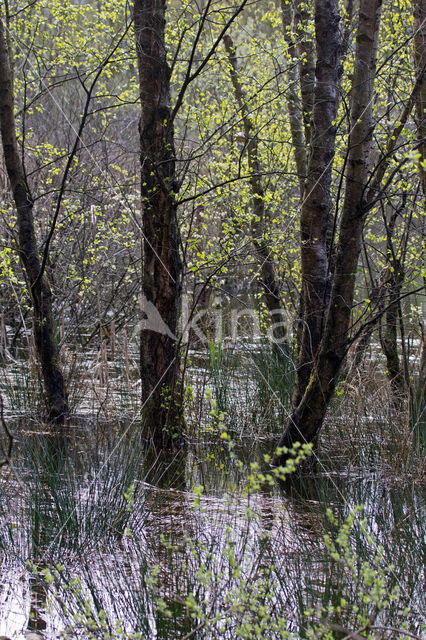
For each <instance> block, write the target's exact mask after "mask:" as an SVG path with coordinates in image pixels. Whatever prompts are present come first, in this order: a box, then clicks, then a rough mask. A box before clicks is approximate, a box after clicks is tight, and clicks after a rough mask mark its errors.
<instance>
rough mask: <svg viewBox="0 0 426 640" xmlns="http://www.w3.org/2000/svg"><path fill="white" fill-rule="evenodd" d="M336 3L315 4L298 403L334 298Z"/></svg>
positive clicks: (303, 214) (338, 49)
mask: <svg viewBox="0 0 426 640" xmlns="http://www.w3.org/2000/svg"><path fill="white" fill-rule="evenodd" d="M339 20H340V17H339V10H338V1H337V0H316V3H315V33H316V42H317V62H316V68H315V77H316V84H315V91H314V107H313V132H312V143H311V150H310V157H309V162H308V176H307V180H306V184H305V196H304V200H303V203H302V211H301V218H300V232H301V269H302V296H303V305H302V308H303V323H304V324H303V331H302V344H301V350H300V358H299V364H298V371H297V383H296V391H295V397H294V404H295V406H297V405H298V404H299V402H300V400H301V398H302V396H303V393H304V392H305V389H306V387H307V384H308V381H309V377H310V374H311V371H312V367H313V364H314V361H315V358H316V355H317V351H318V347H319V343H320V341H321V336H322V332H323V329H324V321H325V314H326V309H327V306H328V300H329V296H330V271H329V259H328V243H329V239H330V235H331V231H332V213H331V198H330V185H331V172H332V165H333V158H334V148H335V138H336V127H335V120H336V109H337V101H338V85H339V74H340V66H341V39H340V34H339Z"/></svg>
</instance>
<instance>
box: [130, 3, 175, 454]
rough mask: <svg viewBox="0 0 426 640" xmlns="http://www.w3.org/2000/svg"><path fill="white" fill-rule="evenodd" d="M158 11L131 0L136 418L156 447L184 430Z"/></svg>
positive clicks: (170, 147) (161, 6)
mask: <svg viewBox="0 0 426 640" xmlns="http://www.w3.org/2000/svg"><path fill="white" fill-rule="evenodd" d="M165 12H166V2H165V0H135V3H134V23H135V34H136V52H137V58H138V67H139V81H140V98H141V119H140V147H141V194H142V215H143V223H142V228H143V285H142V292H143V310H144V311H145V313H146V315H147V317H148V322H146V323H145V327H144V328H143V329H142V331H141V348H140V364H141V380H142V402H143V414H142V418H143V427H144V431H145V434H146V436H147V437H148V438H149V439H150V440H152V441H153V443H154V444H155V446H156V447H157V448H161V449H165V448H170V447H172V446H173V444H174V443H176V442H177V441H178V440H179V439H180V437H181V436H182V433H183V410H182V394H181V383H180V360H179V349H178V341H177V337H176V334H177V330H178V319H179V314H180V306H181V289H182V262H181V257H180V243H179V231H178V224H177V216H176V210H177V204H176V193H177V191H178V185H177V182H176V169H175V160H176V159H175V149H174V129H173V121H172V118H171V111H170V69H169V66H168V64H167V57H166V49H165V34H164V31H165ZM153 312H154V313H153ZM156 317H157V318H159V317H161V322H160V323H159V325H158V326H154V325H153V323H154V324H155V318H156Z"/></svg>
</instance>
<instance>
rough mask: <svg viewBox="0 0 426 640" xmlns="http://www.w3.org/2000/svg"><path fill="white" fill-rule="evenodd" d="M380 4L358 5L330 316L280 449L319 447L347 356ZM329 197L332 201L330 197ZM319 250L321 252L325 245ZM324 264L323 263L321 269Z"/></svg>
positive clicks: (369, 0)
mask: <svg viewBox="0 0 426 640" xmlns="http://www.w3.org/2000/svg"><path fill="white" fill-rule="evenodd" d="M381 4H382V2H381V0H360V8H359V17H358V28H357V40H356V54H355V68H354V75H353V84H352V93H351V132H350V136H349V150H348V163H347V176H346V185H345V198H344V202H343V210H342V217H341V222H340V229H339V240H338V245H337V251H336V265H335V270H334V276H333V286H332V291H331V297H330V303H329V310H328V315H327V319H326V322H325V323H324V330H323V331H320V335H321V334H322V339H321V343H320V347H319V351H318V355H317V357H316V361H315V366H314V367H313V369H312V372H311V374H310V377H309V382H308V384H307V386H306V389H305V391H304V394H303V397H302V399H301V400H300V402H299V404H298V406H297V407H296V409H295V410H294V412H293V414H292V416H291V418H290V421H289V423H288V425H287V429H286V430H285V432H284V434H283V436H282V438H281V440H280V443H279V446H281V447H291V446H292V445H293V444H294V442H296V441H301V442H313V443H315V442H316V440H317V438H318V434H319V431H320V428H321V426H322V423H323V421H324V417H325V414H326V411H327V407H328V404H329V402H330V399H331V397H332V395H333V393H334V390H335V386H336V383H337V379H338V373H339V370H340V367H341V365H342V362H343V359H344V357H345V354H346V349H347V342H348V332H349V326H350V318H351V312H352V306H353V300H354V288H355V275H356V270H357V265H358V259H359V255H360V252H361V242H362V230H363V227H364V223H365V216H366V213H367V211H368V202H367V200H366V195H365V192H366V188H365V187H366V185H367V180H368V176H369V170H370V162H369V155H370V148H371V140H372V133H373V112H372V106H373V97H374V80H375V72H376V56H377V45H378V34H379V24H380V13H381ZM318 5H322V6H321V8H322V9H323V10H324V9H325V6H324V3H323V2H322V1H319V2H317V8H318ZM317 38H318V35H317ZM326 186H327V185H326ZM328 188H329V183H328ZM327 195H328V197H329V191H328V192H327ZM302 243H303V237H302ZM302 247H303V245H302ZM320 248H321V249H322V251H323V244H321V245H320ZM320 255H321V254H320ZM322 263H323V261H322V262H320V263H319V264H321V265H322ZM319 292H321V289H319ZM314 326H315V325H314ZM318 326H319V325H317V326H316V327H315V328H318Z"/></svg>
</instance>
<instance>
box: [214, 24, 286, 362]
mask: <svg viewBox="0 0 426 640" xmlns="http://www.w3.org/2000/svg"><path fill="white" fill-rule="evenodd" d="M223 43H224V45H225V48H226V52H227V54H228V59H229V64H230V73H231V80H232V85H233V87H234V93H235V97H236V100H237V103H238V106H239V108H240V112H241V117H242V121H243V126H244V138H245V149H246V151H247V156H248V165H249V171H250V187H251V194H252V223H251V235H252V242H253V247H254V250H255V253H256V258H257V260H258V263H259V268H260V284H261V286H262V290H263V299H264V301H265V304H266V307H267V309H268V312H269V315H270V319H271V327H272V330H273V338H274V345H276V346H278V345H280V344H281V343H282V342H283V341H284V340H285V339H286V333H287V329H286V321H285V312H284V307H283V304H282V301H281V296H280V286H279V282H278V278H277V275H276V271H275V264H274V258H273V254H272V249H271V246H270V244H269V243H268V241H267V239H266V220H267V211H266V210H265V193H264V189H263V185H262V178H261V167H260V161H259V149H258V143H257V136H256V132H255V130H254V127H253V123H252V120H251V117H250V115H249V112H248V109H247V104H246V99H245V95H244V91H243V87H242V85H241V81H240V77H239V74H238V68H237V58H236V53H235V47H234V43H233V42H232V39H231V37H230V36H229V35H225V36H224V37H223ZM278 353H279V348H278Z"/></svg>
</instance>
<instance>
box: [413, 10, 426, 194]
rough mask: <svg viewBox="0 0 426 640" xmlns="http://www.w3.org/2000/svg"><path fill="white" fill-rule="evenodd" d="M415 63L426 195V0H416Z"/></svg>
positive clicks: (421, 173)
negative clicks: (418, 78)
mask: <svg viewBox="0 0 426 640" xmlns="http://www.w3.org/2000/svg"><path fill="white" fill-rule="evenodd" d="M414 63H415V68H416V72H417V76H418V77H420V86H419V91H418V93H417V96H416V124H417V132H418V136H417V137H418V140H419V144H418V147H417V148H418V151H419V153H420V159H419V172H420V179H421V183H422V189H423V195H424V197H426V169H425V165H424V163H425V161H426V0H414Z"/></svg>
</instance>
